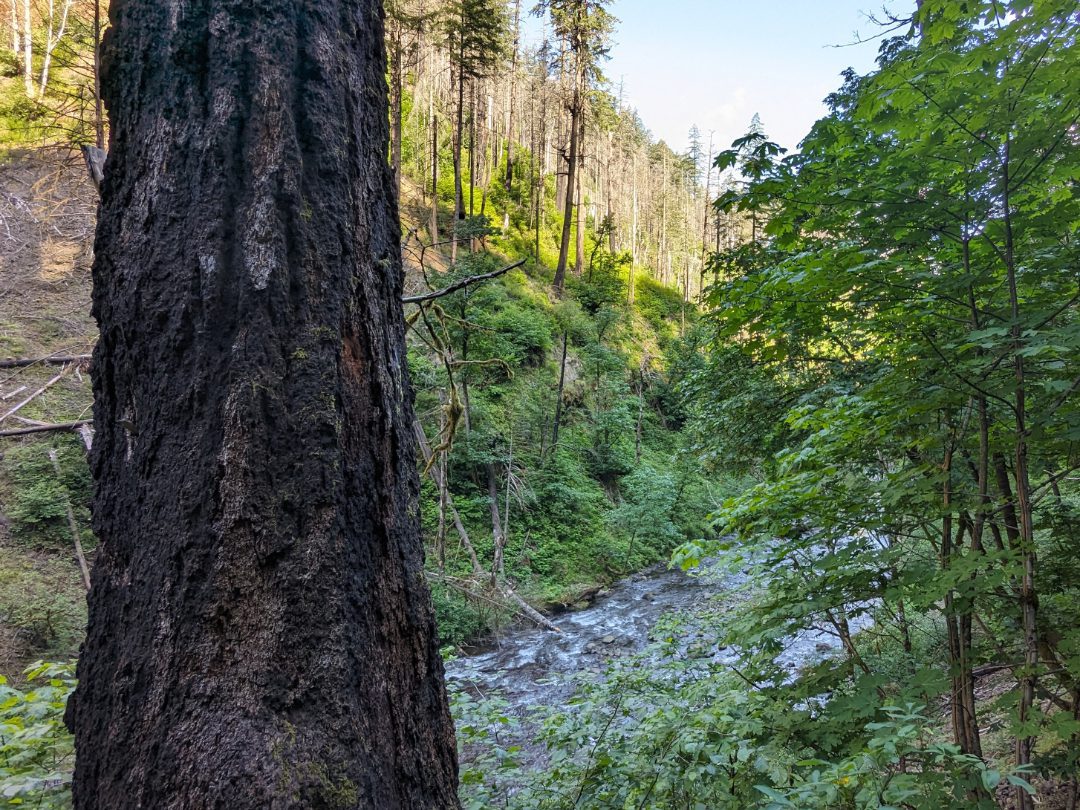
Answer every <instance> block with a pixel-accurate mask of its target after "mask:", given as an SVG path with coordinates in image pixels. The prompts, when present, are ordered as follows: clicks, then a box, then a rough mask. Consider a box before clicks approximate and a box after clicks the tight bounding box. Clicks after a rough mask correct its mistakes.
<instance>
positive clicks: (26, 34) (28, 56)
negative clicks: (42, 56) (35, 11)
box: [11, 0, 34, 98]
mask: <svg viewBox="0 0 1080 810" xmlns="http://www.w3.org/2000/svg"><path fill="white" fill-rule="evenodd" d="M11 2H13V3H14V2H15V0H11ZM22 22H23V84H24V85H25V86H26V97H27V98H33V97H34V43H33V28H32V26H31V22H30V0H23V21H22Z"/></svg>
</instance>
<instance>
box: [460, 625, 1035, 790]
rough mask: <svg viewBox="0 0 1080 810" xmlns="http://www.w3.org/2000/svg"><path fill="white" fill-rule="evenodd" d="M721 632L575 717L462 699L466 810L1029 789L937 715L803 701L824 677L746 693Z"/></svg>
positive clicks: (601, 691)
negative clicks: (722, 653)
mask: <svg viewBox="0 0 1080 810" xmlns="http://www.w3.org/2000/svg"><path fill="white" fill-rule="evenodd" d="M714 618H715V617H714ZM711 622H712V619H709V618H707V617H703V618H702V620H687V619H685V618H670V619H668V620H667V621H666V622H664V623H662V624H661V625H659V626H658V627H657V628H656V630H655V631H654V636H656V637H658V638H660V639H661V640H660V641H659V642H657V643H656V644H654V645H653V646H652V647H651V648H650V649H648V650H646V651H645V652H644V653H643V654H642V655H641V656H632V657H630V658H627V659H623V660H621V661H615V662H613V663H612V664H610V665H609V667H608V669H607V670H606V672H604V673H603V675H600V676H597V675H592V674H583V675H581V676H579V677H577V678H576V679H575V681H576V685H577V691H576V694H575V696H574V698H573V699H572V700H571V701H570V703H569V704H568V705H567V706H565V707H544V708H541V709H539V710H537V711H536V712H535V713H534V714H532V715H531V716H529V717H528V718H526V719H525V720H518V719H517V718H515V717H513V716H512V714H511V713H510V712H509V710H508V707H507V706H506V704H505V702H503V701H502V700H501V699H499V698H498V697H495V698H494V699H493V700H492V701H491V702H486V701H482V700H477V699H475V698H473V697H471V696H466V695H456V696H455V698H454V707H455V716H456V718H457V722H458V729H459V734H460V735H461V739H460V743H461V746H462V747H461V752H462V756H463V762H464V766H463V779H462V786H461V796H462V801H463V803H464V805H465V806H466V807H468V808H480V807H493V806H500V807H507V808H514V809H516V810H525V809H526V808H528V810H570V809H571V808H574V810H581V809H583V808H585V809H589V810H631V808H633V810H667V809H668V808H673V807H689V808H699V809H700V810H706V808H707V810H737V809H738V810H741V809H742V808H748V807H756V808H769V810H790V809H791V808H799V810H815V808H821V810H826V809H828V810H848V809H850V810H863V809H865V810H870V808H928V807H934V808H942V810H961V808H991V807H996V805H995V804H994V803H993V801H992V799H991V794H992V792H993V791H994V790H995V789H996V788H997V786H998V785H999V784H1001V783H1003V782H1007V783H1008V784H1010V785H1013V786H1019V787H1021V788H1022V789H1024V790H1028V791H1029V790H1031V787H1030V785H1029V784H1028V783H1027V782H1026V780H1025V779H1024V778H1023V774H1021V773H1018V772H1017V771H1015V770H1012V771H1002V770H997V769H995V768H993V767H991V766H990V765H988V764H986V762H985V761H983V760H982V759H980V758H978V757H974V756H971V755H966V754H963V753H961V752H960V750H959V748H957V747H956V746H954V745H950V744H945V743H941V742H940V732H939V729H938V727H937V722H938V720H937V718H935V717H934V714H933V711H932V710H930V709H927V708H926V707H925V706H924V705H921V704H916V703H911V702H900V703H898V702H889V701H886V702H884V703H882V702H881V699H880V696H879V695H878V694H877V693H876V692H875V690H874V689H867V690H863V691H862V693H861V694H856V693H854V692H850V691H849V693H848V695H847V696H846V698H845V697H841V696H839V695H832V696H830V695H828V694H819V695H817V697H816V699H815V700H813V701H810V700H799V697H798V696H799V695H800V694H802V695H804V696H805V694H806V689H807V688H814V687H813V684H814V679H813V678H812V677H811V678H810V679H809V680H808V681H807V682H805V683H800V680H801V679H799V678H796V679H795V680H794V681H789V683H787V684H781V685H779V686H776V685H769V684H767V683H761V684H757V685H751V684H748V683H747V681H746V677H747V675H746V672H744V671H743V670H742V669H741V668H740V665H739V664H738V663H736V664H732V663H725V661H724V660H721V659H720V658H718V657H716V656H715V652H716V649H717V647H716V644H717V638H718V637H717V635H716V634H715V633H714V632H713V631H712V630H711V629H710V628H711V627H712V624H711ZM748 686H749V687H750V688H748ZM853 703H859V704H862V708H860V709H858V710H856V711H853ZM858 717H862V718H869V719H863V720H858V719H856V718H858ZM523 729H524V730H523ZM523 738H524V739H528V740H530V741H531V742H530V748H531V747H532V746H535V745H536V744H540V745H542V746H543V748H542V750H539V751H538V750H523V748H522V747H521V745H520V740H522V739H523Z"/></svg>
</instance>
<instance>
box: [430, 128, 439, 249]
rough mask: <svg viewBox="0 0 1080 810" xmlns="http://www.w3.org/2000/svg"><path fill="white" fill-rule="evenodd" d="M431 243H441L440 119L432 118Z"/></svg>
mask: <svg viewBox="0 0 1080 810" xmlns="http://www.w3.org/2000/svg"><path fill="white" fill-rule="evenodd" d="M428 232H429V233H430V234H431V243H432V244H435V243H436V242H438V241H439V117H438V116H437V115H435V116H432V118H431V222H430V223H428Z"/></svg>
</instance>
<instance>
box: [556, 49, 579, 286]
mask: <svg viewBox="0 0 1080 810" xmlns="http://www.w3.org/2000/svg"><path fill="white" fill-rule="evenodd" d="M581 60H582V57H581V56H578V57H577V63H578V65H577V68H576V72H575V76H574V98H573V101H572V102H571V106H570V154H569V156H568V158H567V163H566V204H565V205H564V206H563V226H562V239H561V241H560V242H559V263H558V265H557V266H556V268H555V280H554V281H553V282H552V286H553V287H554V288H555V292H557V293H558V294H560V295H561V294H562V290H563V285H564V283H565V281H566V268H567V265H568V263H569V258H570V229H571V228H572V227H573V225H574V194H573V190H574V183H575V181H576V179H577V168H578V166H577V164H578V146H579V144H578V137H579V132H578V130H579V126H578V121H579V116H580V115H581V114H582V107H583V104H584V100H583V99H582V85H583V84H584V82H585V78H584V75H582V74H583V67H582V66H581V64H580V63H581Z"/></svg>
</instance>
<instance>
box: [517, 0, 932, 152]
mask: <svg viewBox="0 0 1080 810" xmlns="http://www.w3.org/2000/svg"><path fill="white" fill-rule="evenodd" d="M885 2H886V0H741V2H736V1H735V0H614V2H613V3H612V5H611V7H610V8H611V11H612V12H613V13H614V14H615V16H616V17H618V18H619V21H620V22H619V25H618V30H617V32H616V34H615V47H614V49H613V50H612V54H611V57H612V58H611V60H610V61H609V62H608V63H607V65H606V70H605V72H606V74H607V76H608V78H609V79H610V80H611V82H612V84H613V86H614V87H615V88H617V87H618V86H619V83H620V81H622V83H623V88H624V98H625V100H626V102H627V103H628V104H629V105H630V106H632V107H636V108H637V109H638V112H639V113H640V115H641V118H642V120H643V121H644V122H645V125H646V126H647V127H649V129H651V130H652V132H653V134H654V135H655V136H656V137H657V138H662V139H664V140H666V141H667V142H668V143H669V144H670V145H671V146H672V147H673V148H674V149H676V150H682V149H684V148H685V147H686V140H687V137H686V136H687V133H688V131H689V129H690V126H691V125H692V124H697V125H698V127H699V128H700V129H701V131H702V133H703V136H704V138H705V141H706V145H707V143H708V140H709V132H710V130H712V131H714V133H715V135H714V137H715V141H716V144H717V146H718V148H726V147H727V146H728V145H730V143H731V141H733V140H734V139H735V138H738V137H739V136H740V135H742V134H743V133H744V132H745V131H746V128H747V125H748V124H749V122H750V118H751V116H752V115H753V114H754V113H755V112H756V113H759V114H760V115H761V119H762V122H763V123H764V125H765V129H766V132H767V133H768V135H769V137H770V138H771V139H772V140H774V141H777V142H778V143H780V145H781V146H784V147H787V148H789V149H793V148H794V147H795V146H796V145H797V144H798V142H799V140H800V139H801V138H802V137H803V135H805V134H806V133H807V131H808V130H809V128H810V126H811V125H812V124H813V122H814V121H815V120H817V119H818V118H819V117H821V116H822V115H823V114H824V112H825V107H824V105H823V104H822V99H823V98H824V97H825V96H826V95H828V94H829V93H830V92H832V91H833V90H835V89H836V88H837V87H838V86H839V85H840V81H841V79H840V72H841V71H842V70H843V69H844V68H846V67H848V66H851V67H854V68H855V69H856V70H858V71H860V72H866V71H868V70H870V69H872V68H873V66H874V58H875V56H876V54H877V47H878V41H877V40H876V39H874V40H873V41H870V42H866V43H863V44H859V45H851V46H850V47H835V46H838V45H843V46H847V45H850V43H852V42H854V41H855V40H856V39H857V37H858V36H859V35H861V36H862V37H863V38H867V37H874V36H875V35H876V34H878V33H879V31H880V29H879V27H878V26H877V25H875V24H874V23H873V22H870V21H869V19H868V14H875V13H876V14H877V15H878V16H881V8H882V5H883V3H885ZM887 5H888V6H889V7H890V8H892V9H893V10H894V11H896V12H897V13H901V12H902V13H904V14H907V13H908V10H909V6H914V0H887ZM533 24H534V25H535V24H536V21H534V23H533ZM530 28H532V25H530Z"/></svg>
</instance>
